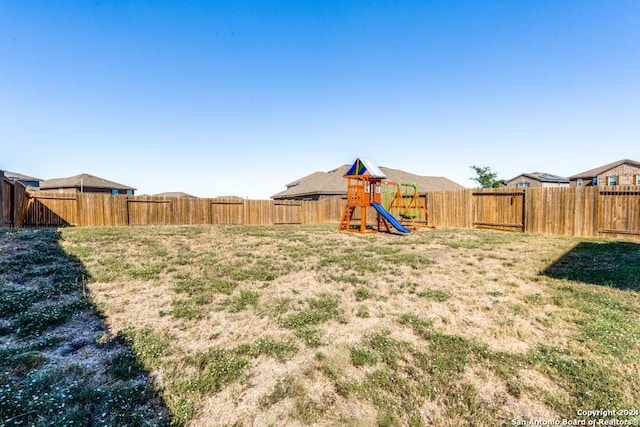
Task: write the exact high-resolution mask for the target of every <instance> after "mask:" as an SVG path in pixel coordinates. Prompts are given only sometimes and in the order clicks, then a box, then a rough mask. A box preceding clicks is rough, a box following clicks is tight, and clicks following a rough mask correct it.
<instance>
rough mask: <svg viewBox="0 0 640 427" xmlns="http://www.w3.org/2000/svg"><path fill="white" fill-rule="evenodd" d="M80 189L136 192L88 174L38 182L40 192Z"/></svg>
mask: <svg viewBox="0 0 640 427" xmlns="http://www.w3.org/2000/svg"><path fill="white" fill-rule="evenodd" d="M80 187H93V188H109V189H114V190H116V189H117V190H136V188H133V187H129V186H127V185H123V184H118V183H117V182H113V181H109V180H106V179H104V178H100V177H98V176H93V175H89V174H88V173H83V174H80V175H75V176H70V177H69V178H53V179H48V180H46V181H42V182H40V189H41V190H47V189H53V188H55V189H58V188H80Z"/></svg>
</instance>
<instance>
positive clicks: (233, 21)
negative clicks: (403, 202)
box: [0, 0, 640, 198]
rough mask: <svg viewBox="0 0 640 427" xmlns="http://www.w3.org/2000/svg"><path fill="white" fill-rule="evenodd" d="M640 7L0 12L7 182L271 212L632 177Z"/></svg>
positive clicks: (514, 4)
mask: <svg viewBox="0 0 640 427" xmlns="http://www.w3.org/2000/svg"><path fill="white" fill-rule="evenodd" d="M638 46H640V2H638V1H636V0H630V1H616V0H610V1H590V0H561V1H558V0H548V1H547V0H535V1H512V0H509V1H486V2H482V1H462V0H461V1H430V0H422V1H375V0H369V1H331V0H325V1H304V0H296V1H273V0H268V1H243V2H239V1H238V2H234V1H222V2H221V1H180V2H179V1H135V2H134V1H92V2H88V1H71V0H66V1H64V0H48V1H38V0H30V1H23V0H3V1H2V2H0V146H1V147H2V150H1V152H2V155H1V157H0V169H8V170H11V171H14V172H20V173H24V174H28V175H33V176H36V177H39V178H44V179H48V178H59V177H66V176H71V175H76V174H79V173H90V174H94V175H98V176H101V177H104V178H107V179H110V180H113V181H116V182H120V183H123V184H127V185H131V186H133V187H136V188H138V193H139V194H142V193H146V194H153V193H158V192H163V191H185V192H188V193H191V194H194V195H197V196H201V197H206V196H218V195H237V196H241V197H250V198H268V197H269V196H271V195H273V194H275V193H277V192H279V191H281V190H284V188H285V187H284V185H285V184H286V183H288V182H290V181H293V180H295V179H297V178H299V177H301V176H304V175H306V174H308V173H311V172H314V171H318V170H321V171H328V170H331V169H333V168H335V167H338V166H340V165H342V164H346V163H352V162H353V161H354V160H355V158H356V157H362V158H368V159H370V160H372V161H373V162H374V163H375V164H377V165H379V166H387V167H392V168H398V169H404V170H407V171H410V172H413V173H416V174H420V175H435V176H446V177H448V178H449V179H452V180H454V181H456V182H458V183H459V184H462V185H464V186H468V187H472V186H473V185H474V183H473V181H471V180H470V179H469V178H471V177H472V176H473V171H472V170H471V169H470V167H469V166H471V165H478V166H489V167H491V169H492V170H493V171H496V172H498V176H499V177H500V178H503V179H508V178H512V177H514V176H516V175H518V174H520V173H522V172H533V171H542V172H548V173H552V174H557V175H564V176H569V175H573V174H575V173H578V172H582V171H584V170H587V169H591V168H594V167H597V166H599V165H602V164H604V163H609V162H612V161H616V160H619V159H623V158H632V159H634V160H640V148H639V146H638V141H639V136H640V101H639V100H640V49H639V48H638Z"/></svg>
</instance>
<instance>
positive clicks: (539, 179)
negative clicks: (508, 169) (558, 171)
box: [505, 172, 569, 188]
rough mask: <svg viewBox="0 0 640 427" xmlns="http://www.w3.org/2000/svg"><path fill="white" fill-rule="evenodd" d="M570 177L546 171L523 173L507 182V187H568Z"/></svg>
mask: <svg viewBox="0 0 640 427" xmlns="http://www.w3.org/2000/svg"><path fill="white" fill-rule="evenodd" d="M568 186H569V178H565V177H563V176H558V175H552V174H550V173H545V172H531V173H523V174H520V175H518V176H516V177H515V178H511V179H510V180H508V181H506V182H505V187H518V188H544V187H568Z"/></svg>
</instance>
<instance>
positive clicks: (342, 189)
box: [271, 165, 465, 200]
mask: <svg viewBox="0 0 640 427" xmlns="http://www.w3.org/2000/svg"><path fill="white" fill-rule="evenodd" d="M350 167H351V165H343V166H340V167H339V168H337V169H334V170H332V171H329V172H314V173H312V174H310V175H307V176H304V177H302V178H300V179H297V180H295V181H292V182H290V183H289V184H286V187H287V189H286V190H284V191H281V192H280V193H277V194H274V195H273V196H271V198H272V199H274V200H318V199H322V198H324V197H331V196H344V197H346V195H347V181H346V180H345V179H344V178H343V176H344V174H345V173H347V170H348V169H349V168H350ZM380 170H381V171H382V172H383V173H384V174H385V175H386V176H387V180H389V181H395V182H401V183H413V184H417V185H418V191H419V192H420V193H424V192H427V191H445V190H463V189H464V188H465V187H463V186H462V185H460V184H457V183H455V182H453V181H451V180H450V179H447V178H445V177H442V176H422V175H415V174H412V173H409V172H405V171H403V170H399V169H391V168H386V167H381V168H380Z"/></svg>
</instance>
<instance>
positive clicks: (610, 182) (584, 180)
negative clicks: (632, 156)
mask: <svg viewBox="0 0 640 427" xmlns="http://www.w3.org/2000/svg"><path fill="white" fill-rule="evenodd" d="M569 180H570V182H571V186H572V187H588V186H596V185H597V186H600V187H602V186H617V185H640V162H637V161H635V160H629V159H623V160H618V161H617V162H613V163H609V164H606V165H604V166H600V167H598V168H595V169H591V170H588V171H585V172H581V173H578V174H576V175H573V176H570V177H569Z"/></svg>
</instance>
